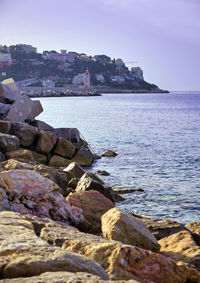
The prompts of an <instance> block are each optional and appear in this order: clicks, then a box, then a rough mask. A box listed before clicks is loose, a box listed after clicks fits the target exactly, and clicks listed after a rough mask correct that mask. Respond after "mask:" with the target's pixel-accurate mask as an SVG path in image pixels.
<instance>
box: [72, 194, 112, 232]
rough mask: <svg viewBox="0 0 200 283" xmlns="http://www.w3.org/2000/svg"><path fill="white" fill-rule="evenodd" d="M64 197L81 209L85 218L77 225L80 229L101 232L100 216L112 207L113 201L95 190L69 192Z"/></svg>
mask: <svg viewBox="0 0 200 283" xmlns="http://www.w3.org/2000/svg"><path fill="white" fill-rule="evenodd" d="M66 199H67V201H68V202H69V203H70V204H71V205H72V206H75V207H79V208H81V209H82V213H83V215H84V218H85V221H84V222H82V223H81V224H80V225H79V228H80V229H81V230H82V231H86V232H90V233H94V234H95V233H101V216H102V215H103V214H104V213H105V212H106V211H108V210H109V209H111V208H112V207H114V204H113V202H111V201H110V200H109V199H108V198H106V197H104V196H103V195H102V194H101V193H99V192H97V191H85V192H75V193H71V194H69V195H68V196H67V198H66Z"/></svg>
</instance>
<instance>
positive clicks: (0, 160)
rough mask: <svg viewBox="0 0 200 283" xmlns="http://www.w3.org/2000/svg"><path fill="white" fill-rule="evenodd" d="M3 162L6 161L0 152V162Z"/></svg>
mask: <svg viewBox="0 0 200 283" xmlns="http://www.w3.org/2000/svg"><path fill="white" fill-rule="evenodd" d="M5 160H6V158H5V155H4V154H3V153H2V152H0V162H2V161H5Z"/></svg>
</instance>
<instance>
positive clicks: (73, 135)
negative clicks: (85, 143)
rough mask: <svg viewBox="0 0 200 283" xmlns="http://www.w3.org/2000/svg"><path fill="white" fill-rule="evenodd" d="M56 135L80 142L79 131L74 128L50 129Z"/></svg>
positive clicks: (73, 141)
mask: <svg viewBox="0 0 200 283" xmlns="http://www.w3.org/2000/svg"><path fill="white" fill-rule="evenodd" d="M52 133H54V134H55V135H56V136H58V137H62V138H64V139H67V140H69V141H71V142H72V143H79V142H80V133H79V131H78V129H76V128H57V129H54V130H53V131H52Z"/></svg>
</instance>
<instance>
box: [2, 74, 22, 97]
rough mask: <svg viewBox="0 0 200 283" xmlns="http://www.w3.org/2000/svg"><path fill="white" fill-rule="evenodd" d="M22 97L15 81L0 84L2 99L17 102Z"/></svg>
mask: <svg viewBox="0 0 200 283" xmlns="http://www.w3.org/2000/svg"><path fill="white" fill-rule="evenodd" d="M20 97H21V93H20V91H19V89H18V87H17V85H16V83H15V82H14V80H13V79H11V78H10V79H6V80H4V81H2V82H1V83H0V99H5V100H9V101H10V102H13V101H16V100H17V99H19V98H20Z"/></svg>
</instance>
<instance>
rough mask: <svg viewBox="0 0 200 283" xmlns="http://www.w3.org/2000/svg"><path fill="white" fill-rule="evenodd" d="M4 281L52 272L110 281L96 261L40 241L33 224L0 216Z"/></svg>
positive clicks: (0, 264)
mask: <svg viewBox="0 0 200 283" xmlns="http://www.w3.org/2000/svg"><path fill="white" fill-rule="evenodd" d="M0 228H1V229H0V278H15V277H28V276H34V275H39V274H41V273H44V272H47V271H51V272H56V271H70V272H80V271H81V272H87V273H91V274H95V275H98V276H100V278H101V279H108V276H107V274H106V273H105V271H104V269H103V268H102V267H101V266H100V265H98V264H97V263H96V262H95V261H94V260H90V259H87V258H86V257H84V256H81V255H78V254H75V253H72V252H69V251H66V250H64V249H61V248H58V247H53V246H50V245H49V244H48V243H47V242H46V241H43V240H42V239H41V238H39V237H37V236H36V235H35V233H34V229H33V225H32V224H31V222H29V221H27V220H24V219H21V215H20V214H18V213H14V212H7V211H6V212H0Z"/></svg>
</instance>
